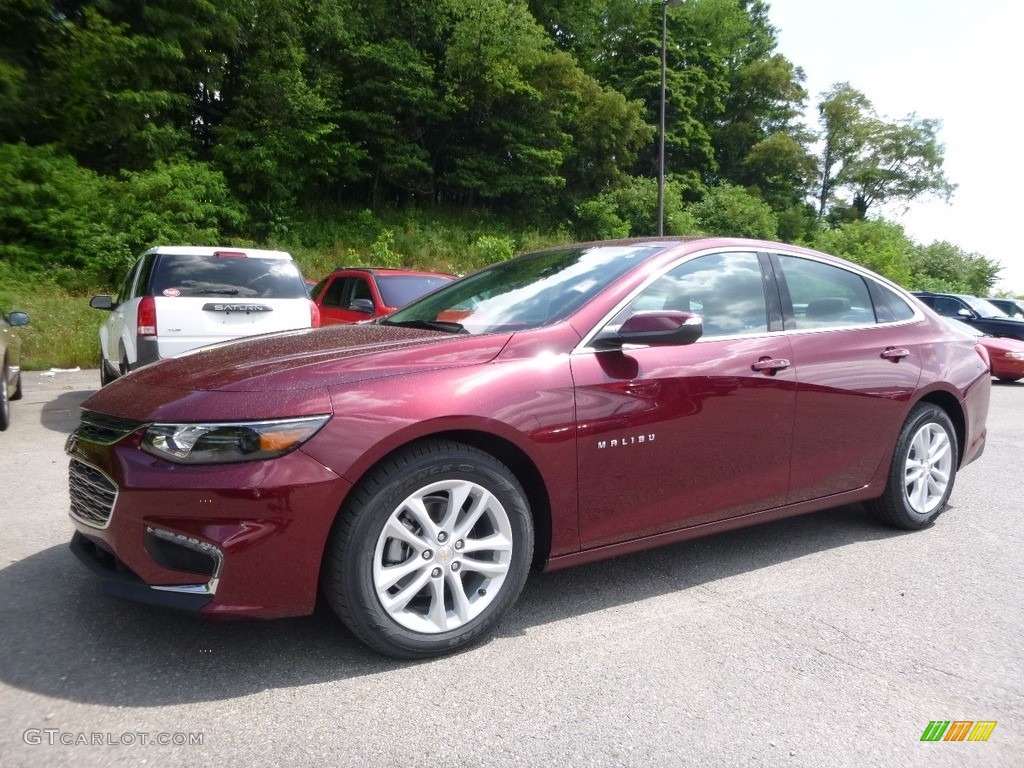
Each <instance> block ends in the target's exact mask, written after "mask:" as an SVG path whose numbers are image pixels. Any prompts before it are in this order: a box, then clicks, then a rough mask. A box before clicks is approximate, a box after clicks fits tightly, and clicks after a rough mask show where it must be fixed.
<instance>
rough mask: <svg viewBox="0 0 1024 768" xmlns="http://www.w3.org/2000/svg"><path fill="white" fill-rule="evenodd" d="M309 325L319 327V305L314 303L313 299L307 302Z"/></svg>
mask: <svg viewBox="0 0 1024 768" xmlns="http://www.w3.org/2000/svg"><path fill="white" fill-rule="evenodd" d="M309 327H310V328H319V327H320V307H318V306H317V305H316V302H315V301H311V302H309Z"/></svg>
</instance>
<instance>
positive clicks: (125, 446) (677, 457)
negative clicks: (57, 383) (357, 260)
mask: <svg viewBox="0 0 1024 768" xmlns="http://www.w3.org/2000/svg"><path fill="white" fill-rule="evenodd" d="M990 382H991V380H990V377H989V362H988V358H987V356H986V353H985V351H984V349H983V348H981V347H980V346H978V345H977V344H976V342H975V340H974V339H971V338H968V337H966V336H965V335H964V334H961V333H958V332H956V331H955V330H954V329H952V328H950V327H949V326H947V325H946V324H945V322H943V321H942V320H941V319H939V318H938V317H937V316H935V315H934V314H933V313H932V312H931V310H929V309H927V308H926V307H924V306H923V305H922V304H921V303H919V302H918V301H916V300H915V299H914V298H913V297H911V296H909V295H908V294H907V293H905V292H904V291H902V290H901V289H900V288H898V287H896V286H895V285H893V284H891V283H889V282H887V281H886V280H884V279H883V278H881V277H879V276H878V275H875V274H873V273H871V272H868V271H867V270H865V269H863V268H861V267H858V266H856V265H853V264H850V263H847V262H845V261H842V260H840V259H836V258H833V257H830V256H827V255H825V254H821V253H817V252H813V251H809V250H803V249H799V248H795V247H792V246H787V245H780V244H777V243H769V242H757V241H747V240H734V239H659V240H641V241H620V242H608V243H591V244H584V245H574V246H567V247H559V248H553V249H550V250H546V251H542V252H539V253H533V254H528V255H524V256H520V257H518V258H516V259H513V260H510V261H507V262H503V263H500V264H496V265H494V266H491V267H488V268H486V269H484V270H481V271H480V272H477V273H475V274H472V275H470V276H468V277H465V278H463V279H461V280H458V281H456V282H454V283H451V284H450V285H448V286H446V287H444V288H442V289H440V290H438V291H436V292H434V293H432V294H430V295H429V296H427V297H425V298H424V299H421V300H419V301H418V302H415V303H413V304H411V305H409V306H408V307H406V308H404V309H402V310H399V311H398V312H396V313H395V314H393V315H391V316H390V317H388V318H387V319H384V320H378V321H376V322H375V323H371V324H364V325H353V326H333V327H330V328H321V329H313V330H302V331H292V332H286V333H283V334H275V335H268V336H262V337H255V338H250V339H245V340H240V341H236V342H228V343H226V344H222V345H218V346H216V347H213V348H209V349H206V350H204V351H201V352H198V351H197V352H191V353H186V354H185V355H182V356H179V357H176V358H172V359H168V360H165V361H162V362H159V363H157V364H155V365H152V366H147V367H145V368H142V369H140V370H138V371H135V372H133V373H130V374H129V375H127V376H125V377H123V378H122V379H119V380H118V381H116V382H114V383H113V384H112V385H111V386H108V387H105V388H104V389H102V390H100V391H99V392H98V393H96V394H94V395H93V396H92V397H90V398H89V399H88V400H87V401H86V402H85V403H84V405H83V413H82V416H81V423H80V425H79V426H78V428H77V429H76V430H75V431H74V433H72V435H71V436H70V437H69V439H68V444H67V451H68V453H69V454H70V456H71V460H70V472H69V478H70V498H71V519H72V521H73V524H74V526H75V528H76V532H75V534H74V537H73V540H72V549H73V550H74V552H75V553H76V555H77V556H78V557H79V558H80V559H81V560H83V561H84V562H85V563H86V564H87V565H88V566H89V567H90V568H91V569H92V570H93V571H95V572H96V573H97V574H98V575H99V576H100V579H101V584H102V587H103V591H104V592H105V593H107V594H110V595H115V596H119V597H124V598H131V599H135V600H141V601H145V602H148V603H155V604H158V605H163V606H167V607H171V608H178V609H184V610H189V611H196V612H199V613H200V614H204V615H207V616H214V617H215V616H221V617H230V616H238V617H261V618H271V617H280V616H296V615H302V614H308V613H310V612H311V611H312V610H313V608H314V604H315V602H316V600H317V595H318V594H322V595H323V596H324V597H325V598H326V601H327V602H328V603H329V604H330V606H331V607H333V609H334V610H335V612H336V613H337V614H338V616H339V617H340V619H341V621H342V622H343V623H344V624H345V625H346V626H347V627H348V628H349V629H350V630H351V631H352V632H353V633H354V634H355V635H356V637H358V638H359V639H361V640H362V641H363V642H365V643H366V644H368V645H369V646H371V647H372V648H375V649H376V650H378V651H380V652H382V653H385V654H389V655H392V656H395V657H404V658H421V657H428V656H434V655H438V654H442V653H446V652H450V651H454V650H456V649H459V648H462V647H464V646H467V645H468V644H471V643H474V642H477V641H479V640H481V639H482V638H484V637H486V636H487V635H488V634H489V633H491V632H492V631H493V630H494V628H495V626H496V625H497V624H498V622H499V621H500V619H501V618H502V616H503V615H504V614H505V613H506V612H507V611H508V610H509V608H510V607H511V606H512V604H513V603H514V602H515V600H516V598H517V597H518V595H519V593H520V591H521V590H522V588H523V585H524V582H525V580H526V578H527V574H528V572H529V570H530V567H531V565H532V566H535V567H537V568H541V569H549V570H553V569H558V568H563V567H566V566H569V565H574V564H578V563H585V562H590V561H595V560H600V559H603V558H609V557H613V556H615V555H621V554H624V553H629V552H635V551H638V550H643V549H648V548H650V547H655V546H660V545H664V544H671V543H673V542H679V541H683V540H686V539H692V538H695V537H698V536H705V535H708V534H712V533H716V532H719V531H724V530H729V529H733V528H740V527H743V526H748V525H753V524H755V523H761V522H766V521H770V520H777V519H779V518H783V517H788V516H791V515H798V514H802V513H805V512H813V511H816V510H820V509H823V508H827V507H834V506H837V505H841V504H847V503H851V502H865V503H866V504H867V506H868V507H869V508H870V509H871V511H872V512H873V513H874V514H875V515H876V516H877V517H878V518H880V519H881V520H882V521H883V522H885V523H888V524H890V525H893V526H896V527H899V528H904V529H916V528H922V527H924V526H927V525H929V524H931V523H932V521H933V520H935V518H936V517H937V516H938V515H939V514H940V513H941V512H942V511H943V509H944V508H945V507H946V503H947V500H948V498H949V496H950V492H951V491H952V490H953V484H954V480H955V477H956V474H957V472H958V470H960V469H961V468H963V467H964V466H965V465H966V464H968V463H969V462H971V461H972V460H974V459H975V458H977V457H978V456H979V455H980V454H981V452H982V450H983V447H984V443H985V420H986V415H987V411H988V404H989V394H990V386H991V383H990Z"/></svg>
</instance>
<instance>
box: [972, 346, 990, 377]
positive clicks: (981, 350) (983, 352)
mask: <svg viewBox="0 0 1024 768" xmlns="http://www.w3.org/2000/svg"><path fill="white" fill-rule="evenodd" d="M974 351H975V352H977V353H978V357H980V358H981V359H982V361H983V362H984V363H985V367H986V368H988V369H989V370H990V371H991V370H992V358H991V357H989V355H988V350H987V349H985V348H984V347H983V346H981V344H975V345H974Z"/></svg>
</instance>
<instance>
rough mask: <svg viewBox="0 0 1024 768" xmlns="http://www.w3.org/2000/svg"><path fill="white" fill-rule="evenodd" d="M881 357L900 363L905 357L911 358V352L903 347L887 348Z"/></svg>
mask: <svg viewBox="0 0 1024 768" xmlns="http://www.w3.org/2000/svg"><path fill="white" fill-rule="evenodd" d="M881 356H882V357H883V358H885V359H886V360H891V361H892V362H894V363H898V362H899V361H900V360H902V359H903V358H904V357H909V356H910V350H909V349H904V348H903V347H886V348H885V350H884V351H883V352H882V355H881Z"/></svg>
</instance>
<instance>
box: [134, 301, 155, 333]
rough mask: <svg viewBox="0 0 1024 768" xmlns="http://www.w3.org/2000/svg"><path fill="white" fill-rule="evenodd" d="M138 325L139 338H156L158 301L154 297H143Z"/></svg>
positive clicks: (140, 303)
mask: <svg viewBox="0 0 1024 768" xmlns="http://www.w3.org/2000/svg"><path fill="white" fill-rule="evenodd" d="M136 325H137V329H136V333H137V334H138V335H139V336H156V301H155V300H154V299H153V297H152V296H143V297H142V301H140V302H139V316H138V321H137V323H136Z"/></svg>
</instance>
